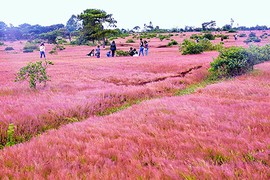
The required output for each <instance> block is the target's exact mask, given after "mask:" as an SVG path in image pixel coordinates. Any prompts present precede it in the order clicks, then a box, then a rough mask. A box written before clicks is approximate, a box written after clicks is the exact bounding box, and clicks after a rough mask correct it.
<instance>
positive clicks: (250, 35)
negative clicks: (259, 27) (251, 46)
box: [248, 32, 256, 38]
mask: <svg viewBox="0 0 270 180" xmlns="http://www.w3.org/2000/svg"><path fill="white" fill-rule="evenodd" d="M248 37H250V38H252V37H256V33H254V32H251V33H249V35H248Z"/></svg>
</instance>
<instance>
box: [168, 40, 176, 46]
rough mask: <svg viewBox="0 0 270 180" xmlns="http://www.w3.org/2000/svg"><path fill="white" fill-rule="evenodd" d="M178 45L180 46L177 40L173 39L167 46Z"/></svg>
mask: <svg viewBox="0 0 270 180" xmlns="http://www.w3.org/2000/svg"><path fill="white" fill-rule="evenodd" d="M177 44H178V42H177V41H176V40H173V39H172V40H171V42H169V43H168V45H167V46H173V45H177Z"/></svg>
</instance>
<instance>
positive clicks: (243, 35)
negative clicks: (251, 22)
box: [239, 33, 247, 37]
mask: <svg viewBox="0 0 270 180" xmlns="http://www.w3.org/2000/svg"><path fill="white" fill-rule="evenodd" d="M239 37H247V35H246V34H244V33H242V34H240V35H239Z"/></svg>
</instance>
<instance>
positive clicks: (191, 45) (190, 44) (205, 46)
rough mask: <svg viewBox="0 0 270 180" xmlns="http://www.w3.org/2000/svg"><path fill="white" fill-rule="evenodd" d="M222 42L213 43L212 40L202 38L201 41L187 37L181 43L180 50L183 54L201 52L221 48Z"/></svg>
mask: <svg viewBox="0 0 270 180" xmlns="http://www.w3.org/2000/svg"><path fill="white" fill-rule="evenodd" d="M221 49H223V46H222V45H221V44H217V45H213V44H212V43H211V41H210V40H208V39H202V40H200V41H199V43H196V42H194V41H190V40H187V39H185V40H184V41H183V43H182V44H181V47H180V51H181V52H182V54H183V55H186V54H200V53H202V52H203V51H213V50H221Z"/></svg>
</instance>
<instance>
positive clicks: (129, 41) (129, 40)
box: [126, 39, 135, 43]
mask: <svg viewBox="0 0 270 180" xmlns="http://www.w3.org/2000/svg"><path fill="white" fill-rule="evenodd" d="M126 43H135V41H134V40H133V39H128V40H127V41H126Z"/></svg>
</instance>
